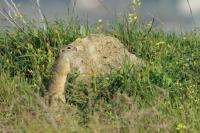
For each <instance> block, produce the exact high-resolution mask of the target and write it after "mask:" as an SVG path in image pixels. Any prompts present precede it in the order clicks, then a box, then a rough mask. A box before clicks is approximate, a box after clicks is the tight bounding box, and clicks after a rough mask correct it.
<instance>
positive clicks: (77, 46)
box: [48, 35, 138, 104]
mask: <svg viewBox="0 0 200 133" xmlns="http://www.w3.org/2000/svg"><path fill="white" fill-rule="evenodd" d="M125 57H128V58H129V59H130V61H131V62H132V63H134V64H136V63H137V62H138V59H137V57H136V56H135V55H133V54H131V53H129V52H128V51H127V50H126V49H125V48H124V45H123V44H122V43H120V41H119V40H118V39H116V38H114V37H111V36H105V35H90V36H89V37H86V38H83V39H77V40H76V41H75V42H73V43H71V44H69V45H66V46H64V47H63V48H62V49H61V50H60V54H59V57H58V59H57V60H56V63H55V67H54V70H53V72H52V79H51V82H50V84H49V88H48V90H49V100H50V103H51V104H52V103H54V102H57V101H62V102H65V96H64V92H65V87H64V86H65V81H66V77H67V75H68V74H69V73H70V72H71V71H72V70H74V69H78V70H79V71H80V75H79V76H78V78H77V80H78V81H80V80H85V79H87V78H88V77H90V76H91V75H93V74H105V73H109V72H110V71H111V69H119V68H120V67H121V65H122V63H123V61H124V59H125Z"/></svg>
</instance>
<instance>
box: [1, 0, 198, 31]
mask: <svg viewBox="0 0 200 133" xmlns="http://www.w3.org/2000/svg"><path fill="white" fill-rule="evenodd" d="M13 1H14V2H15V3H16V5H17V6H18V7H19V9H20V11H21V12H22V13H23V15H25V16H26V17H27V18H29V19H36V20H37V19H38V18H39V15H38V13H37V9H35V8H36V7H34V6H33V2H32V0H13ZM131 2H132V1H131V0H40V6H41V9H42V11H43V12H44V14H45V16H46V17H47V19H48V20H49V21H54V20H55V19H67V16H68V15H71V14H72V9H73V8H74V12H75V14H77V15H78V16H79V17H80V18H81V19H83V20H84V19H86V18H87V19H88V20H89V22H92V21H93V20H95V19H106V20H109V21H112V20H113V19H114V18H115V15H116V14H118V15H120V14H123V13H125V12H130V11H131ZM189 3H190V6H191V9H192V15H191V12H190V8H189V5H188V2H187V0H141V6H140V7H139V8H138V10H137V12H138V14H139V16H140V20H141V21H144V22H145V21H147V22H148V21H150V20H152V18H153V17H154V18H155V20H156V26H157V27H159V28H162V29H163V30H165V31H175V32H182V31H191V30H194V29H196V28H197V27H199V26H200V15H199V13H200V0H189ZM0 8H1V9H6V10H8V8H7V6H6V4H5V2H4V0H1V1H0ZM69 9H71V12H69ZM7 24H8V22H7V21H6V19H5V18H4V17H3V16H2V15H1V14H0V27H1V28H2V27H5V26H7Z"/></svg>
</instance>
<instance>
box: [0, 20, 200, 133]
mask: <svg viewBox="0 0 200 133" xmlns="http://www.w3.org/2000/svg"><path fill="white" fill-rule="evenodd" d="M80 29H82V30H81V31H80ZM90 33H104V34H109V35H112V36H115V37H117V38H119V39H120V40H121V41H122V42H123V43H124V44H125V46H126V47H127V49H128V50H129V51H130V52H131V53H134V54H135V55H136V56H137V57H139V58H140V59H142V60H143V64H142V65H141V66H140V67H139V68H137V67H136V68H135V67H131V66H130V65H129V64H128V63H124V66H123V67H122V69H121V70H118V71H113V73H111V74H109V75H106V76H101V75H99V76H97V77H91V78H92V80H91V85H90V86H88V85H85V84H84V83H80V84H79V85H78V86H77V85H76V86H74V85H73V82H74V79H75V78H76V76H77V73H76V72H75V73H71V75H70V76H69V78H68V82H67V87H66V98H67V104H66V105H65V107H64V108H65V109H64V110H60V111H59V112H58V113H56V114H55V113H52V112H51V111H49V109H48V107H47V106H46V105H45V100H44V99H43V96H44V94H45V92H46V91H47V90H46V86H47V84H48V80H49V75H50V71H51V70H52V65H53V63H54V61H55V59H56V56H57V54H58V51H59V49H60V48H61V47H62V46H63V45H65V44H69V43H70V42H72V41H74V40H75V39H76V38H79V37H84V36H86V35H88V34H90ZM199 49H200V37H199V32H197V31H195V32H190V33H180V34H176V33H165V32H163V31H160V30H157V31H156V30H151V31H150V27H148V25H147V26H146V25H145V24H138V23H137V22H136V23H128V20H127V19H124V20H123V21H120V20H116V21H115V22H114V23H112V24H109V25H108V24H107V23H106V22H104V21H103V22H102V21H101V22H100V23H99V22H97V24H94V25H93V26H90V27H89V26H88V25H86V26H81V25H80V23H79V21H78V20H77V19H71V20H70V21H68V22H66V21H62V20H59V21H57V22H55V23H54V24H50V23H48V25H47V31H44V30H42V29H40V28H38V27H36V26H35V25H34V24H32V23H30V24H28V25H27V26H26V27H25V30H24V31H23V32H22V31H20V30H17V29H13V30H11V31H8V32H1V33H0V69H1V73H0V132H85V133H88V132H122V133H126V132H198V131H199V130H200V113H199V110H200V106H199V105H200V92H199V88H200V51H199Z"/></svg>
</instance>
